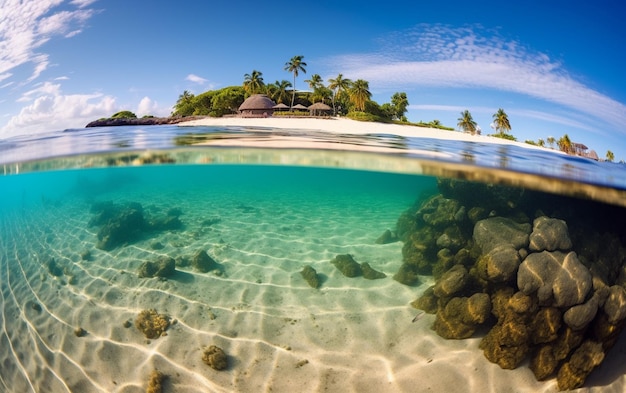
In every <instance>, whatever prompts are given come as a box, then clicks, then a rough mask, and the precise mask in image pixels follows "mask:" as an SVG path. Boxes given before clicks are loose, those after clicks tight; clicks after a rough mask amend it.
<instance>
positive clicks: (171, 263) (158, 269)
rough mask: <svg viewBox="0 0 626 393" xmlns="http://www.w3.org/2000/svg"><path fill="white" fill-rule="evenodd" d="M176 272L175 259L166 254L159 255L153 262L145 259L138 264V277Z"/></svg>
mask: <svg viewBox="0 0 626 393" xmlns="http://www.w3.org/2000/svg"><path fill="white" fill-rule="evenodd" d="M174 273H176V261H175V260H174V258H170V257H168V256H165V255H163V256H160V257H158V258H157V260H156V261H155V262H150V261H146V262H144V263H142V264H141V266H139V271H138V272H137V275H138V276H139V277H142V278H143V277H148V278H151V277H170V276H172V275H173V274H174Z"/></svg>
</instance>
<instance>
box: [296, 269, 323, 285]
mask: <svg viewBox="0 0 626 393" xmlns="http://www.w3.org/2000/svg"><path fill="white" fill-rule="evenodd" d="M300 274H301V275H302V278H304V280H305V281H306V282H307V283H308V284H309V285H310V286H311V287H312V288H319V286H320V279H319V276H318V275H317V271H315V269H313V268H312V267H311V266H309V265H306V266H305V267H304V268H302V271H300Z"/></svg>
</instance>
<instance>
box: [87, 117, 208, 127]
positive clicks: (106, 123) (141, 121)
mask: <svg viewBox="0 0 626 393" xmlns="http://www.w3.org/2000/svg"><path fill="white" fill-rule="evenodd" d="M205 117H206V116H187V117H178V116H177V117H141V118H119V117H117V118H113V117H110V118H108V119H98V120H94V121H92V122H91V123H89V124H87V125H86V126H85V127H86V128H90V127H116V126H157V125H164V124H178V123H182V122H184V121H191V120H200V119H204V118H205Z"/></svg>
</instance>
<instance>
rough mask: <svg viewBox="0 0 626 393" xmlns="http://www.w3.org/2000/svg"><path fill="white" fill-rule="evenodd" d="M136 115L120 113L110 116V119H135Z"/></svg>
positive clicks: (125, 112) (127, 112)
mask: <svg viewBox="0 0 626 393" xmlns="http://www.w3.org/2000/svg"><path fill="white" fill-rule="evenodd" d="M136 118H137V115H136V114H134V113H133V112H131V111H121V112H117V113H115V114H114V115H113V116H111V119H136Z"/></svg>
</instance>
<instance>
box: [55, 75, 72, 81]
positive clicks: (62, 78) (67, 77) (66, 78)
mask: <svg viewBox="0 0 626 393" xmlns="http://www.w3.org/2000/svg"><path fill="white" fill-rule="evenodd" d="M69 79H70V78H69V76H59V77H57V78H54V80H55V81H66V80H69Z"/></svg>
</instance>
